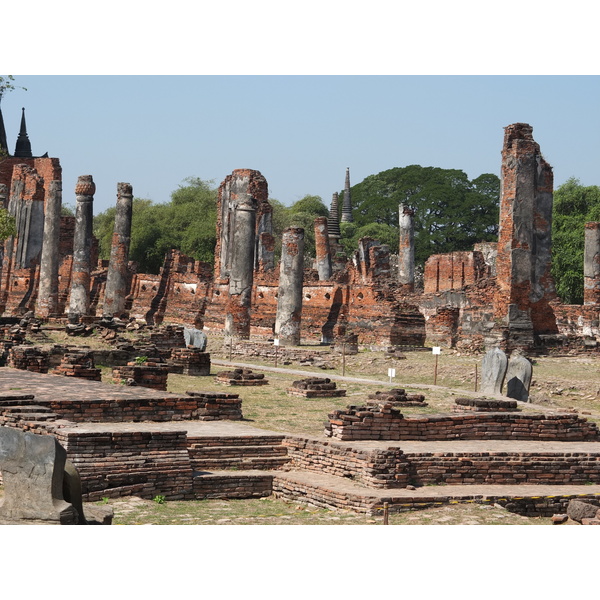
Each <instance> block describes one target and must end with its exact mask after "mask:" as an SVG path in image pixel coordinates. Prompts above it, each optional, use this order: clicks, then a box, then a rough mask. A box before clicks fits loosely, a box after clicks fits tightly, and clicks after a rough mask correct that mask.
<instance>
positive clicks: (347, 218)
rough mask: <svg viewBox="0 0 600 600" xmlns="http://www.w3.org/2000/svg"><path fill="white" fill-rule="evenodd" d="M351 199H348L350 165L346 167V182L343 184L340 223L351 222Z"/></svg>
mask: <svg viewBox="0 0 600 600" xmlns="http://www.w3.org/2000/svg"><path fill="white" fill-rule="evenodd" d="M353 221H354V218H353V217H352V200H351V199H350V167H346V183H345V186H344V202H343V204H342V223H352V222H353Z"/></svg>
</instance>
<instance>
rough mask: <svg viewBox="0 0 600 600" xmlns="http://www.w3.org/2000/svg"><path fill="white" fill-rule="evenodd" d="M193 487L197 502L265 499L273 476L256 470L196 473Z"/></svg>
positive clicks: (270, 491) (269, 491) (271, 489)
mask: <svg viewBox="0 0 600 600" xmlns="http://www.w3.org/2000/svg"><path fill="white" fill-rule="evenodd" d="M193 485H194V495H195V496H196V498H197V499H198V500H204V499H208V498H220V499H244V498H265V497H267V496H270V495H271V494H272V491H273V474H272V473H267V472H265V471H256V470H249V471H214V472H211V473H196V474H195V475H194V479H193Z"/></svg>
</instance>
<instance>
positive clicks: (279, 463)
mask: <svg viewBox="0 0 600 600" xmlns="http://www.w3.org/2000/svg"><path fill="white" fill-rule="evenodd" d="M289 461H290V459H289V458H288V457H287V456H279V457H268V456H256V457H247V458H201V459H195V458H193V457H192V459H191V462H192V467H193V468H194V469H195V470H197V471H215V470H219V471H220V470H224V469H237V470H254V469H259V470H273V469H279V468H281V467H283V466H284V465H286V464H287V463H288V462H289Z"/></svg>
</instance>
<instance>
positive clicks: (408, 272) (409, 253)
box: [398, 204, 415, 292]
mask: <svg viewBox="0 0 600 600" xmlns="http://www.w3.org/2000/svg"><path fill="white" fill-rule="evenodd" d="M414 215H415V211H414V210H413V209H412V208H410V207H408V206H405V205H404V204H400V206H399V207H398V221H399V225H400V242H399V244H398V283H400V284H401V285H403V286H406V289H407V291H410V292H412V291H413V290H414V287H415V226H414Z"/></svg>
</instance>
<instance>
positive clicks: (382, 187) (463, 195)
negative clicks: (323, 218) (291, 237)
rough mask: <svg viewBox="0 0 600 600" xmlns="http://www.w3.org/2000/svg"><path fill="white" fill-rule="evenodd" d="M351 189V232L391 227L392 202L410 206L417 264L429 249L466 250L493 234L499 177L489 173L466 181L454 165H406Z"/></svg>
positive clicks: (394, 215)
mask: <svg viewBox="0 0 600 600" xmlns="http://www.w3.org/2000/svg"><path fill="white" fill-rule="evenodd" d="M351 192H352V204H353V211H352V214H353V217H354V223H355V224H356V227H357V232H358V231H360V230H361V229H362V228H363V227H365V226H367V225H373V224H379V225H387V226H388V227H389V228H391V229H395V230H397V229H398V206H399V205H400V204H405V205H408V206H411V207H413V208H414V209H415V261H416V262H417V263H418V264H423V263H424V262H425V261H426V260H427V258H428V257H429V256H430V255H432V254H440V253H445V252H453V251H457V250H470V249H472V247H473V244H475V243H477V242H482V241H493V240H495V239H496V236H497V231H498V205H499V196H500V180H499V178H498V177H496V176H495V175H492V174H484V175H480V176H479V177H477V178H476V179H474V180H473V181H469V178H468V177H467V175H466V174H465V173H464V172H463V171H460V170H456V169H440V168H437V167H421V166H419V165H410V166H408V167H396V168H393V169H389V170H387V171H382V172H381V173H377V174H376V175H370V176H368V177H366V178H365V179H364V180H363V181H362V182H360V183H359V184H357V185H355V186H353V187H352V188H351ZM342 201H343V194H342V198H341V199H340V204H341V203H342ZM386 231H387V232H388V233H387V235H388V238H387V239H388V240H391V241H392V243H393V244H395V241H394V238H392V237H390V236H389V231H391V230H381V234H382V235H386ZM355 235H357V234H355ZM361 237H362V236H361ZM371 237H375V236H371ZM380 241H382V240H380ZM388 243H389V242H388ZM395 247H396V246H395V245H394V246H392V251H394V250H395Z"/></svg>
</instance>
